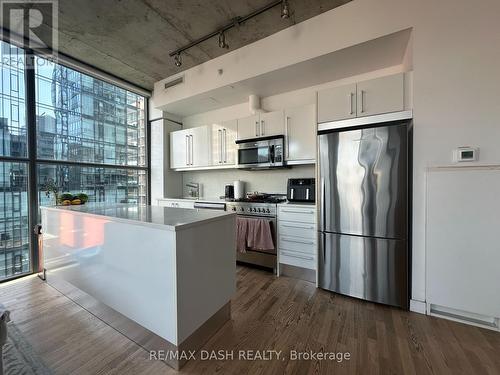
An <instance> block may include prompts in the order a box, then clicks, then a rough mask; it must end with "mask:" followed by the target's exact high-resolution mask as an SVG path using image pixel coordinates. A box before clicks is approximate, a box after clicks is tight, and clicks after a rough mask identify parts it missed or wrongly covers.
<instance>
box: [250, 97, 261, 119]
mask: <svg viewBox="0 0 500 375" xmlns="http://www.w3.org/2000/svg"><path fill="white" fill-rule="evenodd" d="M248 109H249V110H250V113H251V114H252V115H255V114H257V113H261V112H264V111H263V110H262V108H260V97H259V96H257V95H253V94H252V95H250V96H249V97H248Z"/></svg>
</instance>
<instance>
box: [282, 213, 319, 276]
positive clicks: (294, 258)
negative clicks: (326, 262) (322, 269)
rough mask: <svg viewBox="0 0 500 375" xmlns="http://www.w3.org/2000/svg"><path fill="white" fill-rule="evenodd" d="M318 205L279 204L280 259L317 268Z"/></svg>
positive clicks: (291, 263) (300, 265) (296, 264)
mask: <svg viewBox="0 0 500 375" xmlns="http://www.w3.org/2000/svg"><path fill="white" fill-rule="evenodd" d="M317 243H318V240H317V231H316V207H315V206H309V205H299V204H284V205H279V206H278V257H279V258H278V259H279V263H280V264H288V265H291V266H295V267H301V268H306V269H311V270H316V268H317V267H316V265H317V252H318V250H317V248H318V246H317Z"/></svg>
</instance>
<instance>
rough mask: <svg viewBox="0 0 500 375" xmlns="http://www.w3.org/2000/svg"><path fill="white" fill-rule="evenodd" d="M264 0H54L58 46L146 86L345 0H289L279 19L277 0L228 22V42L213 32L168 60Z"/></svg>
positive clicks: (114, 73)
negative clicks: (177, 59) (178, 53)
mask: <svg viewBox="0 0 500 375" xmlns="http://www.w3.org/2000/svg"><path fill="white" fill-rule="evenodd" d="M271 1H272V0H210V1H208V0H106V1H103V0H59V22H58V31H59V46H58V48H59V51H60V52H62V53H64V54H66V55H68V56H70V57H73V58H75V59H78V60H80V61H83V62H85V63H87V64H90V65H93V66H95V67H97V68H99V69H101V70H103V71H105V72H108V73H111V74H113V75H115V76H118V77H120V78H123V79H125V80H127V81H129V82H131V83H134V84H136V85H138V86H141V87H143V88H146V89H152V88H153V83H154V82H156V81H158V80H161V79H163V78H166V77H168V76H170V75H172V74H175V73H178V72H179V71H181V70H185V69H188V68H190V67H193V66H195V65H198V64H201V63H203V62H205V61H207V60H210V59H213V58H215V57H217V56H220V55H222V54H224V53H227V52H228V51H231V50H234V49H237V48H240V47H242V46H244V45H247V44H249V43H252V42H255V41H257V40H259V39H261V38H265V37H267V36H269V35H271V34H274V33H276V32H278V31H280V30H282V29H285V28H287V27H289V26H292V25H293V24H294V23H298V22H302V21H304V20H306V19H309V18H311V17H314V16H316V15H318V14H320V13H323V12H325V11H328V10H330V9H333V8H335V7H337V6H340V5H343V4H345V3H348V2H349V1H351V0H289V4H290V8H291V10H292V12H293V13H292V17H291V18H290V19H287V20H283V19H281V18H280V7H279V6H276V7H274V8H273V9H271V10H269V11H267V12H265V13H263V14H260V15H258V16H257V17H255V18H253V19H251V20H249V21H247V22H245V23H244V24H243V25H241V26H240V27H238V28H233V29H231V30H229V31H228V32H227V33H226V38H227V42H228V43H229V46H230V48H229V49H221V48H219V46H218V42H217V38H213V39H210V40H208V41H206V42H204V43H202V44H200V45H199V46H197V47H194V48H191V49H189V50H188V51H186V53H184V54H183V59H182V60H183V64H182V67H181V68H178V67H176V66H175V65H174V64H173V59H172V58H171V57H170V56H169V53H170V52H171V51H174V50H176V49H177V48H179V47H182V46H183V45H186V44H187V43H189V42H190V41H192V40H195V39H197V38H199V37H201V36H203V35H205V34H208V33H210V32H212V31H214V30H216V29H217V28H219V27H221V26H222V25H225V24H227V23H228V21H229V20H231V19H233V18H235V17H237V16H244V15H246V14H248V13H250V12H252V11H254V10H256V9H258V8H260V7H262V6H264V5H266V4H269V3H270V2H271ZM47 31H48V30H47ZM47 34H48V33H47ZM46 42H48V43H50V42H49V41H47V40H46Z"/></svg>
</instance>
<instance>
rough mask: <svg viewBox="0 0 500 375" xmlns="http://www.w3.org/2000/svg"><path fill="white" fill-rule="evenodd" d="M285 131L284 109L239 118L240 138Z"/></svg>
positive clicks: (270, 134)
mask: <svg viewBox="0 0 500 375" xmlns="http://www.w3.org/2000/svg"><path fill="white" fill-rule="evenodd" d="M284 131H285V126H284V116H283V111H275V112H263V113H260V114H257V115H253V116H249V117H244V118H241V119H238V139H251V138H259V137H269V136H273V135H280V134H283V133H284Z"/></svg>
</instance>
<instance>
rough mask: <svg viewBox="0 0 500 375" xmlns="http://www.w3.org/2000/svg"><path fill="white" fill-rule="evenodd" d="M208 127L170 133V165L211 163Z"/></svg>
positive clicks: (203, 164)
mask: <svg viewBox="0 0 500 375" xmlns="http://www.w3.org/2000/svg"><path fill="white" fill-rule="evenodd" d="M209 150H210V142H208V127H207V126H200V127H197V128H191V129H186V130H179V131H176V132H172V133H170V167H171V168H174V169H177V168H193V167H205V166H208V165H209Z"/></svg>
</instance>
